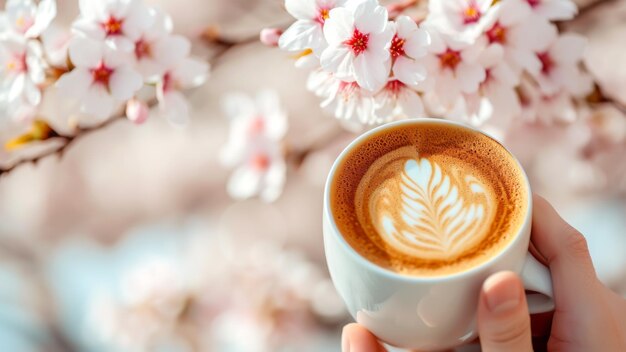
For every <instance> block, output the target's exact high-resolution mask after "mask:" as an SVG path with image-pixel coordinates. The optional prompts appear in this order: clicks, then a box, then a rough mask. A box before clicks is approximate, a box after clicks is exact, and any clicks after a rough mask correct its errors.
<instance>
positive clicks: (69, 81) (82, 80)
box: [56, 67, 93, 100]
mask: <svg viewBox="0 0 626 352" xmlns="http://www.w3.org/2000/svg"><path fill="white" fill-rule="evenodd" d="M92 83H93V76H92V74H91V72H90V71H89V70H88V69H85V68H81V67H77V68H75V69H73V70H72V71H71V72H68V73H66V74H64V75H63V76H61V77H60V78H59V80H58V81H57V82H56V87H57V89H58V91H59V92H61V93H62V94H63V95H64V96H66V97H69V98H73V99H76V100H81V99H82V98H83V97H84V96H85V94H86V93H87V90H89V87H90V86H91V84H92Z"/></svg>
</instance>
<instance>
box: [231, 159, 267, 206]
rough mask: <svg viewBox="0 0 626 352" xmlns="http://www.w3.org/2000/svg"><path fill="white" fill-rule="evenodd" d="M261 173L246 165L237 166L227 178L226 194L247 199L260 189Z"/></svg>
mask: <svg viewBox="0 0 626 352" xmlns="http://www.w3.org/2000/svg"><path fill="white" fill-rule="evenodd" d="M262 176H263V174H261V173H259V172H257V171H256V170H254V169H252V168H250V167H248V166H247V165H244V166H241V167H239V168H237V169H236V170H235V171H234V172H233V174H232V175H231V176H230V179H229V180H228V184H227V186H226V188H227V190H228V194H230V196H231V197H233V198H235V199H247V198H251V197H253V196H255V195H256V194H258V193H259V191H260V189H261V177H262Z"/></svg>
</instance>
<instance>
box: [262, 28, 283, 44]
mask: <svg viewBox="0 0 626 352" xmlns="http://www.w3.org/2000/svg"><path fill="white" fill-rule="evenodd" d="M282 34H283V31H282V30H281V29H278V28H263V29H262V30H261V36H260V37H261V43H263V44H265V45H267V46H278V39H280V36H281V35H282Z"/></svg>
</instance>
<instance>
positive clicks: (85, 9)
mask: <svg viewBox="0 0 626 352" xmlns="http://www.w3.org/2000/svg"><path fill="white" fill-rule="evenodd" d="M104 4H105V2H104V1H93V0H79V1H78V5H79V8H80V14H81V15H82V16H83V17H84V18H86V19H89V20H103V19H104V18H103V17H104V16H103V15H104V6H103V5H104Z"/></svg>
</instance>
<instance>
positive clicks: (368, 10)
mask: <svg viewBox="0 0 626 352" xmlns="http://www.w3.org/2000/svg"><path fill="white" fill-rule="evenodd" d="M388 20H389V16H388V14H387V8H385V7H382V6H380V5H379V4H378V1H377V0H363V1H362V2H361V3H360V4H359V5H357V6H356V8H355V9H354V26H355V27H356V28H357V29H358V30H359V31H361V33H380V32H382V31H383V30H385V27H386V26H387V21H388Z"/></svg>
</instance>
